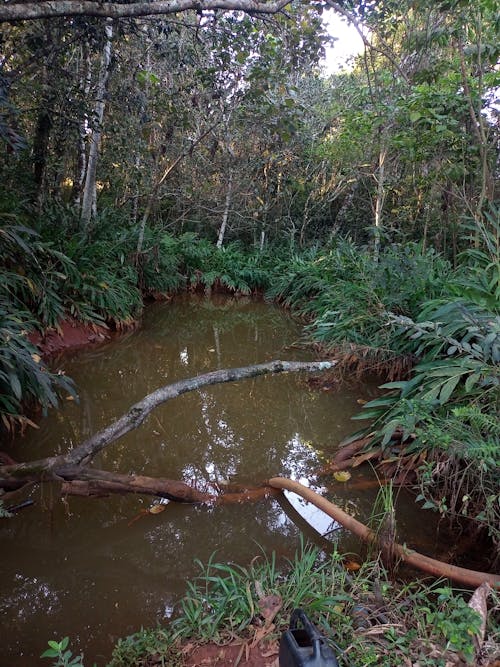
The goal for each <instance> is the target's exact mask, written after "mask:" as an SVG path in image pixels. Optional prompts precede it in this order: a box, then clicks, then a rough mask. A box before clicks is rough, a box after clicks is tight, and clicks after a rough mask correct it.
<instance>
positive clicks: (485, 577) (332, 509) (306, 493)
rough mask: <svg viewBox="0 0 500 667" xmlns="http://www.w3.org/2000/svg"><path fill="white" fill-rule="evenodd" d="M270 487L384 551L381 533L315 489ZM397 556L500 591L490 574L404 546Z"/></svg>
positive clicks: (289, 483) (281, 481) (283, 481)
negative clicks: (290, 494)
mask: <svg viewBox="0 0 500 667" xmlns="http://www.w3.org/2000/svg"><path fill="white" fill-rule="evenodd" d="M268 484H269V486H272V487H274V488H276V489H282V490H286V491H292V492H293V493H296V494H297V495H299V496H301V497H302V498H304V500H307V501H308V502H311V503H313V505H315V506H316V507H317V508H318V509H320V510H322V511H323V512H325V514H328V516H330V517H331V518H332V519H334V520H335V521H337V522H338V523H340V524H342V526H343V527H344V528H347V530H350V531H351V532H352V533H354V534H355V535H357V537H359V538H361V539H362V540H364V541H365V542H368V543H369V544H375V545H378V546H379V547H380V548H382V549H383V548H384V547H383V544H380V541H379V537H378V535H377V533H375V532H374V531H373V530H371V529H370V528H368V526H365V525H364V524H363V523H361V522H360V521H357V519H354V518H353V517H352V516H350V515H349V514H347V513H346V512H344V511H343V510H342V509H340V507H338V506H337V505H334V504H333V503H331V502H330V501H329V500H327V499H326V498H323V496H320V495H319V494H318V493H316V492H315V491H313V490H312V489H309V488H307V487H306V486H304V485H303V484H300V482H296V481H294V480H291V479H287V478H286V477H273V478H271V479H270V480H269V481H268ZM391 548H392V551H393V553H394V554H395V555H396V556H397V557H398V558H400V559H401V560H402V561H403V562H404V563H406V564H407V565H410V566H412V567H415V568H417V569H419V570H422V571H423V572H427V573H428V574H432V575H433V576H436V577H445V578H447V579H451V580H452V581H456V582H457V583H460V584H462V585H464V586H469V587H472V588H477V587H478V586H480V585H481V584H483V583H484V582H486V583H488V584H490V586H491V587H492V588H497V589H500V574H490V573H488V572H478V571H476V570H468V569H466V568H463V567H457V566H456V565H450V564H449V563H443V562H442V561H438V560H435V559H434V558H429V557H428V556H424V555H423V554H419V553H418V552H416V551H413V550H412V549H409V548H408V547H406V546H405V545H402V544H397V543H396V544H394V545H393V546H392V547H391Z"/></svg>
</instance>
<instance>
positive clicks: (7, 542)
mask: <svg viewBox="0 0 500 667" xmlns="http://www.w3.org/2000/svg"><path fill="white" fill-rule="evenodd" d="M300 335H301V329H300V327H299V325H298V324H296V323H295V322H294V321H292V320H291V319H290V318H289V317H288V316H287V315H286V314H285V313H284V312H282V311H281V310H279V309H277V308H275V307H273V306H270V305H267V304H265V303H261V302H254V301H251V300H241V299H240V300H234V299H230V298H226V297H224V298H222V297H218V298H216V299H212V300H206V299H202V298H195V297H193V298H187V297H186V298H180V299H178V300H176V301H174V302H173V303H169V304H154V305H153V306H151V307H149V308H148V309H147V310H146V313H145V316H144V320H143V323H142V325H141V327H140V329H139V330H137V331H135V332H133V333H130V334H127V335H126V336H124V337H122V338H120V339H118V340H116V341H114V342H110V343H106V344H104V345H102V346H101V347H99V348H96V349H90V350H86V351H80V352H75V353H73V354H66V355H65V356H64V357H61V358H60V359H58V360H57V362H56V364H55V365H56V367H58V368H64V370H65V371H66V372H67V374H68V375H70V376H71V377H72V378H73V379H74V380H75V382H76V384H77V387H78V391H79V396H80V403H79V404H76V403H75V402H71V401H65V402H64V404H63V406H62V409H61V410H58V411H55V410H54V411H52V412H51V413H50V414H49V416H48V417H47V418H45V419H43V420H42V421H41V423H40V429H39V430H37V431H33V430H32V431H31V432H30V433H29V434H27V435H26V436H25V437H24V438H22V439H19V440H18V441H17V442H16V443H13V444H12V445H9V446H8V451H9V452H10V454H11V455H12V456H13V457H14V458H16V459H18V460H29V459H34V458H40V457H42V456H47V455H52V454H56V453H64V452H65V451H67V449H68V448H69V447H73V446H75V445H77V444H78V443H80V442H81V441H82V439H84V438H86V437H88V436H89V435H90V434H92V433H94V432H95V431H97V430H98V429H100V428H102V427H103V426H105V425H107V424H108V423H110V422H111V421H113V420H114V419H115V418H116V417H118V416H119V415H121V414H122V413H123V412H125V411H126V409H127V408H128V407H129V406H130V405H131V404H132V403H134V402H136V401H138V400H139V399H140V398H142V397H143V396H144V395H145V394H147V393H149V392H151V391H153V390H154V389H156V388H158V387H159V386H162V385H165V384H169V383H171V382H174V381H176V380H179V379H183V378H188V377H192V376H195V375H198V374H200V373H205V372H207V371H210V370H215V369H217V368H227V367H233V366H246V365H249V364H254V363H260V362H264V361H270V360H272V359H295V360H306V359H308V358H311V356H310V355H308V354H307V353H305V352H301V351H299V350H298V349H296V347H294V345H293V344H294V343H295V342H296V341H297V340H298V339H299V338H300ZM376 391H377V390H376V387H375V386H374V385H372V386H363V387H351V388H349V387H347V388H345V389H343V390H342V391H341V392H339V393H334V394H332V393H324V392H320V391H311V390H310V389H309V388H308V386H307V384H306V383H305V381H304V377H299V376H298V375H294V374H292V375H288V376H287V375H279V376H267V377H261V378H256V379H252V380H244V381H242V382H239V383H231V384H225V385H219V386H214V387H209V388H206V389H203V390H200V391H197V392H193V393H190V394H185V395H184V396H181V397H179V398H177V399H174V400H173V401H171V402H169V403H167V404H165V405H164V406H162V407H161V408H159V409H157V410H156V412H155V413H154V414H153V415H152V416H150V417H149V419H148V420H147V421H146V423H145V424H143V425H142V426H141V428H140V429H138V430H137V431H135V432H133V433H130V434H128V435H126V436H125V437H123V438H122V439H121V440H119V441H117V442H116V443H114V444H113V445H111V446H110V447H109V449H108V450H107V451H105V452H104V453H103V454H102V455H101V457H100V460H97V461H96V465H98V467H102V468H105V469H109V470H115V471H119V472H134V473H144V474H148V475H152V476H154V475H158V476H162V477H167V478H171V479H180V480H183V481H185V482H187V483H190V484H193V483H194V484H197V485H199V486H200V487H201V488H203V487H205V486H206V485H207V484H208V483H212V482H218V483H219V484H224V483H225V482H232V483H243V484H249V485H254V484H255V485H257V484H259V483H261V482H262V480H265V479H266V478H269V477H271V476H275V475H285V476H289V477H293V478H295V479H299V480H301V481H303V482H306V483H311V485H313V486H314V487H315V488H316V489H318V488H320V490H321V492H322V493H324V494H327V495H328V497H331V498H332V499H334V500H335V501H336V502H338V503H339V504H340V505H341V506H343V507H344V508H345V509H347V510H348V511H350V512H351V513H354V514H355V515H356V516H357V517H358V518H360V519H361V520H366V519H367V517H368V516H369V514H370V510H371V508H372V506H373V501H374V498H375V495H376V490H374V489H369V490H366V491H360V490H356V489H354V488H351V490H350V487H353V485H352V484H351V483H347V484H341V483H338V482H335V481H334V480H333V479H332V480H331V482H328V480H325V479H324V478H322V479H321V484H322V485H323V486H321V487H318V482H315V479H314V477H313V471H315V470H317V469H318V467H320V466H321V463H322V462H323V461H324V460H325V459H327V458H329V457H330V456H331V455H332V453H333V452H335V450H336V449H337V447H338V444H339V442H340V441H341V439H342V438H343V437H345V436H346V435H347V434H348V433H349V432H352V430H354V427H355V426H356V424H355V423H353V422H351V421H350V418H351V416H352V415H353V414H355V413H357V412H359V409H360V406H359V404H358V400H359V399H369V398H370V397H373V396H374V395H376ZM3 448H4V449H5V445H4V446H3ZM369 475H370V473H369V471H366V470H364V471H357V472H356V473H355V474H354V475H353V479H352V481H353V482H357V481H359V480H360V479H365V478H366V476H368V477H369ZM307 480H309V482H308V481H307ZM325 484H329V486H324V485H325ZM31 497H32V498H33V499H34V500H35V505H34V506H33V507H31V508H27V509H25V510H23V511H22V512H20V513H18V514H17V515H15V517H14V518H12V519H3V520H1V521H0V551H1V574H0V667H7V666H9V667H10V666H11V665H15V666H16V667H17V666H25V665H26V666H27V665H30V666H31V665H38V664H48V661H46V660H45V661H40V660H39V658H38V656H39V655H40V653H42V651H43V650H44V649H45V648H46V643H47V640H48V639H61V638H62V637H64V636H66V635H68V636H69V637H70V638H71V647H72V649H73V651H74V652H75V653H78V652H80V651H83V652H84V654H85V664H87V665H91V664H93V663H94V662H95V663H96V664H97V665H99V666H101V665H105V664H106V663H107V660H108V659H109V657H110V655H111V650H112V646H113V644H114V643H115V641H116V640H117V638H118V637H120V636H125V635H127V634H130V633H132V632H134V631H136V630H138V629H140V628H141V626H154V625H156V624H157V623H160V624H161V623H164V622H166V621H167V620H168V618H169V617H170V616H171V614H172V610H173V607H174V605H175V602H176V600H178V599H179V597H180V596H181V595H182V593H183V592H184V590H185V582H186V579H187V578H190V577H192V576H194V575H195V574H197V573H198V569H197V567H196V565H195V564H194V559H200V560H201V561H203V562H207V561H208V559H209V558H210V556H211V555H212V554H214V552H215V558H216V560H218V561H222V562H236V563H240V564H244V565H248V564H249V562H250V560H251V559H252V557H253V556H255V555H256V554H258V553H260V549H263V550H264V551H265V552H266V553H271V552H272V551H273V550H274V551H275V552H276V554H277V556H278V558H280V559H283V558H286V557H291V556H292V555H293V553H294V551H295V550H296V548H297V546H298V544H299V540H300V535H301V531H302V530H304V531H305V532H306V537H307V538H308V539H311V540H321V535H323V534H325V533H327V532H329V531H332V529H334V528H336V526H335V525H334V524H332V521H331V519H329V518H327V517H325V516H324V515H323V514H322V513H321V512H319V511H318V510H316V509H314V508H310V507H309V506H308V505H306V504H305V503H304V502H303V501H302V500H299V499H298V498H297V497H290V500H291V501H292V505H291V506H290V505H287V504H286V503H278V502H277V501H276V500H265V501H261V502H259V503H256V504H242V505H226V506H220V507H208V506H189V505H180V504H175V503H170V504H169V505H168V506H167V508H166V510H165V511H164V512H162V513H160V514H156V515H147V516H143V517H141V518H140V519H139V520H137V521H135V522H134V523H132V524H131V525H129V523H130V521H131V519H133V518H134V517H135V516H137V514H138V513H139V512H140V511H141V509H144V508H147V507H149V506H150V504H151V502H152V500H151V499H150V498H146V497H139V496H126V497H119V496H117V497H111V498H105V499H80V498H69V499H68V500H67V503H64V502H62V501H61V499H60V498H59V497H58V495H57V490H56V489H54V488H50V486H49V485H47V486H46V487H43V488H42V489H39V488H38V489H37V490H35V491H33V492H32V495H31ZM293 508H295V510H298V511H299V514H300V515H301V516H302V517H305V518H306V519H307V521H308V522H309V524H310V525H311V526H312V527H308V526H307V525H305V524H304V523H303V521H301V518H300V516H299V515H297V514H296V512H295V511H294V509H293ZM398 527H399V535H400V538H401V540H403V541H406V542H407V543H408V544H415V536H416V535H417V534H418V542H420V543H422V542H426V543H427V544H428V545H431V547H430V548H428V549H427V551H428V552H430V553H432V545H433V544H434V541H435V537H434V536H435V525H434V524H433V522H432V520H431V521H428V520H427V516H426V521H425V522H422V520H421V519H419V518H418V516H417V515H416V514H415V505H414V503H413V500H412V499H411V498H410V497H406V496H403V495H401V496H400V497H399V499H398ZM330 539H334V540H337V541H339V542H340V545H341V547H342V548H343V549H345V550H348V551H352V550H359V545H358V544H357V543H356V542H355V541H354V540H352V539H350V538H349V536H348V535H346V534H345V533H344V531H343V530H335V531H334V533H333V537H332V535H330Z"/></svg>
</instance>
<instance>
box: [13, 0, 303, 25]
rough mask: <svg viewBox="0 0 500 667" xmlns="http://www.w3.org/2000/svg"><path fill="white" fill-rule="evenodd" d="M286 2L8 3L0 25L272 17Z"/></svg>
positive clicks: (49, 0) (71, 0)
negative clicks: (206, 14)
mask: <svg viewBox="0 0 500 667" xmlns="http://www.w3.org/2000/svg"><path fill="white" fill-rule="evenodd" d="M289 2H290V0H274V2H258V1H256V0H203V1H201V0H166V1H165V2H164V1H161V0H158V1H156V2H131V3H129V4H122V3H117V2H95V1H94V0H79V1H78V0H41V1H40V2H11V3H9V4H5V2H3V3H2V4H1V5H0V22H2V21H23V20H33V19H43V18H55V17H58V16H101V17H108V18H114V19H118V18H124V17H134V16H158V15H167V14H176V13H177V12H185V11H187V10H189V9H193V10H196V11H213V10H215V9H220V10H222V11H243V12H247V13H249V14H276V13H278V12H279V11H281V10H282V9H283V8H284V7H285V6H286V5H287V4H289Z"/></svg>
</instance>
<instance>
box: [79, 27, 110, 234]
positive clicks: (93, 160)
mask: <svg viewBox="0 0 500 667" xmlns="http://www.w3.org/2000/svg"><path fill="white" fill-rule="evenodd" d="M104 32H105V35H106V42H105V44H104V49H103V53H102V60H101V68H100V71H99V79H98V82H97V100H96V105H95V110H94V122H95V126H94V128H93V130H92V135H91V138H90V148H89V155H88V159H87V169H86V173H85V185H84V188H83V197H82V212H81V220H82V225H83V228H84V229H88V226H89V224H90V220H91V218H92V214H94V215H95V213H96V201H97V189H96V175H97V160H98V157H99V144H100V142H101V134H102V122H103V119H104V108H105V106H106V93H107V90H108V80H109V72H110V68H111V50H112V49H111V39H112V37H113V24H112V21H111V19H108V20H107V21H106V25H105V28H104Z"/></svg>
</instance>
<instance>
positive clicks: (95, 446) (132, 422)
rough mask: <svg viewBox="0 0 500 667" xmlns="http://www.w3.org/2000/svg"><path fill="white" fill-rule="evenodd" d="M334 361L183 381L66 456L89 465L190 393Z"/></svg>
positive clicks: (277, 363)
mask: <svg viewBox="0 0 500 667" xmlns="http://www.w3.org/2000/svg"><path fill="white" fill-rule="evenodd" d="M334 365H335V362H333V361H312V362H302V361H270V362H269V363H267V364H256V365H255V366H244V367H243V368H229V369H227V368H226V369H223V370H218V371H212V372H211V373H205V374H204V375H199V376H198V377H194V378H189V379H188V380H180V381H179V382H175V383H174V384H170V385H167V386H166V387H161V388H160V389H157V390H156V391H154V392H153V393H151V394H149V395H148V396H146V397H145V398H143V399H142V401H139V402H138V403H136V404H135V405H133V406H132V407H131V408H130V410H129V411H128V412H127V413H126V414H124V415H123V416H122V417H120V418H119V419H117V420H116V421H115V422H114V423H113V424H110V425H109V426H107V427H106V428H105V429H103V430H102V431H99V433H96V434H95V435H93V436H92V437H91V438H89V440H87V441H86V442H84V443H82V444H81V445H80V446H79V447H77V448H76V449H73V450H72V451H71V452H69V454H68V455H66V456H65V459H66V461H67V462H68V463H72V464H77V465H78V464H82V463H83V464H86V463H88V462H89V461H90V460H91V459H93V458H94V456H95V455H96V454H98V453H99V452H100V451H101V450H102V449H104V448H105V447H107V446H108V445H109V444H111V443H112V442H114V441H115V440H118V438H121V437H122V436H123V435H125V433H128V432H129V431H132V430H133V429H135V428H137V427H138V426H140V425H141V424H142V422H143V421H144V420H145V419H146V417H147V416H148V415H149V414H150V412H152V411H153V410H154V409H155V408H157V407H158V406H159V405H161V404H162V403H166V402H167V401H169V400H170V399H172V398H176V397H177V396H180V395H181V394H186V393H187V392H189V391H196V390H197V389H201V387H206V386H209V385H212V384H222V383H224V382H235V381H237V380H244V379H246V378H251V377H257V376H259V375H268V374H269V373H292V372H297V371H308V372H314V371H322V370H327V369H330V368H333V366H334Z"/></svg>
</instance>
